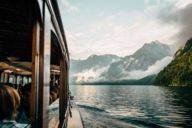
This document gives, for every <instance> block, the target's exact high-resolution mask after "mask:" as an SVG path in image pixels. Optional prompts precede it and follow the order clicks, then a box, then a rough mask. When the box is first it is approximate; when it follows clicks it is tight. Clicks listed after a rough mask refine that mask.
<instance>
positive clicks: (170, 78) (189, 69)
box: [154, 38, 192, 86]
mask: <svg viewBox="0 0 192 128" xmlns="http://www.w3.org/2000/svg"><path fill="white" fill-rule="evenodd" d="M154 83H155V84H156V85H164V86H168V85H170V86H187V85H188V86H191V85H192V38H191V39H189V40H188V41H187V42H186V44H185V46H184V47H183V48H182V49H179V50H178V51H177V52H176V54H175V57H174V60H173V61H172V62H171V63H170V64H169V65H168V66H167V67H165V68H164V69H163V70H162V71H161V72H160V73H159V74H158V75H157V77H156V79H155V82H154Z"/></svg>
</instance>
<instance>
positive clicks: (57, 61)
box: [0, 0, 83, 128]
mask: <svg viewBox="0 0 192 128" xmlns="http://www.w3.org/2000/svg"><path fill="white" fill-rule="evenodd" d="M60 2H61V1H60V0H58V1H57V0H17V1H14V0H1V2H0V16H1V18H0V76H1V80H0V81H1V83H5V84H9V85H10V86H12V87H14V88H16V89H17V90H19V89H20V88H22V87H25V86H27V85H28V84H30V85H31V87H30V96H31V98H30V100H29V101H30V110H29V126H30V127H32V128H48V127H50V128H52V127H58V128H72V127H74V128H75V127H77V128H81V127H83V125H82V124H83V123H82V120H81V116H80V113H79V111H78V107H77V106H73V107H71V103H70V97H71V96H70V93H69V92H70V91H69V80H68V79H69V68H70V61H69V51H68V46H67V40H66V36H65V31H64V27H63V24H62V18H61V14H60V6H59V5H60ZM51 89H53V91H52V93H50V92H51V91H50V90H51ZM54 90H57V91H55V92H54ZM57 93H58V94H57ZM58 95H59V97H58ZM52 106H55V107H57V109H58V113H57V114H55V116H53V117H52V116H51V115H50V111H51V110H50V109H51V108H52ZM77 121H78V122H77ZM73 123H74V124H76V125H75V126H74V125H71V124H73Z"/></svg>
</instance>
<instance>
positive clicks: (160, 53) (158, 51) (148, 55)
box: [102, 41, 172, 80]
mask: <svg viewBox="0 0 192 128" xmlns="http://www.w3.org/2000/svg"><path fill="white" fill-rule="evenodd" d="M171 54H172V53H171V50H170V48H169V46H168V45H165V44H162V43H160V42H159V41H153V42H151V43H147V44H144V45H143V47H141V48H140V49H138V50H137V51H136V52H135V53H134V54H133V55H130V56H126V57H124V58H122V59H121V60H120V61H118V62H115V63H112V64H111V65H110V67H109V69H108V71H107V72H106V73H104V74H102V76H104V77H105V78H107V79H110V80H115V79H122V78H128V79H134V78H130V76H131V74H130V72H131V71H136V70H140V71H141V72H142V71H146V70H148V69H149V67H150V66H152V65H153V64H155V63H156V62H157V61H158V60H162V59H163V58H165V57H167V56H171ZM169 58H171V57H169ZM169 62H170V61H169ZM143 73H144V72H143ZM156 73H158V72H156ZM150 75H151V74H150ZM138 79H139V78H138Z"/></svg>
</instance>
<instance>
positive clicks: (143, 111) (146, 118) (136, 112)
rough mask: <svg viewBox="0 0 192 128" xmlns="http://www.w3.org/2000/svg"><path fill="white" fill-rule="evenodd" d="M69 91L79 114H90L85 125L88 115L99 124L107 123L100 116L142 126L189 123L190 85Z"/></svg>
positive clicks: (89, 123)
mask: <svg viewBox="0 0 192 128" xmlns="http://www.w3.org/2000/svg"><path fill="white" fill-rule="evenodd" d="M71 90H72V92H73V94H74V95H75V97H76V101H77V103H78V104H79V105H80V109H81V110H82V111H83V113H82V116H83V117H84V115H89V116H86V120H85V122H86V123H87V125H91V122H89V121H90V120H92V119H91V118H94V119H96V121H97V119H98V121H99V122H98V123H99V124H100V125H101V124H102V121H103V123H107V122H106V121H104V120H106V118H105V119H103V120H100V119H99V118H101V117H100V116H101V115H102V116H103V117H104V116H107V119H109V118H110V119H112V120H114V119H116V121H117V120H118V121H119V120H120V121H123V122H126V123H130V124H134V125H137V126H141V127H154V126H155V127H157V126H158V127H179V126H180V127H190V126H192V123H191V122H192V109H191V106H192V100H191V97H192V88H175V87H174V88H173V87H157V86H119V85H116V86H93V85H92V86H71ZM90 108H91V109H90ZM98 110H102V111H98ZM92 114H95V115H96V116H93V117H92ZM97 115H98V117H97ZM84 119H85V118H84ZM122 124H123V123H122ZM118 125H121V123H118ZM87 127H88V126H87ZM93 127H94V126H93ZM119 127H121V126H119Z"/></svg>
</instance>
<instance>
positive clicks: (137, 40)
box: [59, 0, 192, 59]
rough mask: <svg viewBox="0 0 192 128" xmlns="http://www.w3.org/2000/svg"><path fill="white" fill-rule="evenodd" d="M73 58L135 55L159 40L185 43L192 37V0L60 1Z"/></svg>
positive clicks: (168, 42)
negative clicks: (140, 49) (94, 55)
mask: <svg viewBox="0 0 192 128" xmlns="http://www.w3.org/2000/svg"><path fill="white" fill-rule="evenodd" d="M59 6H60V9H61V16H62V20H63V25H64V29H65V34H66V38H67V42H68V48H69V52H70V57H71V58H72V59H86V58H87V57H88V56H90V55H92V54H97V55H103V54H114V55H118V56H121V57H124V56H127V55H130V54H133V53H134V52H135V51H136V50H137V49H139V48H140V47H142V45H143V44H144V43H150V42H151V41H154V40H158V41H160V42H162V43H165V44H169V45H172V46H173V45H178V46H179V45H181V44H184V43H185V42H186V41H187V40H188V39H189V38H190V37H192V29H190V27H191V25H192V16H191V14H192V0H59Z"/></svg>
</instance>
